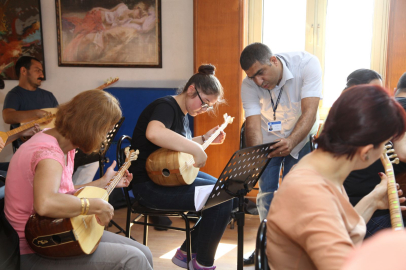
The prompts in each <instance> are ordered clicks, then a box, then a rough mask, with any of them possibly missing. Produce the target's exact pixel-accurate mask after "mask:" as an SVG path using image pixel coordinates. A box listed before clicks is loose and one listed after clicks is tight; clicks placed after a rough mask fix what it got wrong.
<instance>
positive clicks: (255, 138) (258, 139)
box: [245, 129, 262, 147]
mask: <svg viewBox="0 0 406 270" xmlns="http://www.w3.org/2000/svg"><path fill="white" fill-rule="evenodd" d="M260 144H262V133H261V130H259V132H258V131H251V130H247V129H246V130H245V145H246V146H247V147H251V146H256V145H260Z"/></svg>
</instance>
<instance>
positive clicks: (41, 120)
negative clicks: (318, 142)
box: [6, 114, 55, 137]
mask: <svg viewBox="0 0 406 270" xmlns="http://www.w3.org/2000/svg"><path fill="white" fill-rule="evenodd" d="M54 117H55V114H53V115H52V116H45V117H42V118H40V119H37V120H35V121H32V122H30V123H27V124H25V125H22V126H20V127H18V128H15V129H12V130H10V131H7V132H6V134H7V136H9V137H10V136H12V135H15V134H17V133H20V132H21V131H24V130H26V129H29V128H32V127H33V126H35V124H41V123H44V122H46V121H48V120H50V119H52V118H54Z"/></svg>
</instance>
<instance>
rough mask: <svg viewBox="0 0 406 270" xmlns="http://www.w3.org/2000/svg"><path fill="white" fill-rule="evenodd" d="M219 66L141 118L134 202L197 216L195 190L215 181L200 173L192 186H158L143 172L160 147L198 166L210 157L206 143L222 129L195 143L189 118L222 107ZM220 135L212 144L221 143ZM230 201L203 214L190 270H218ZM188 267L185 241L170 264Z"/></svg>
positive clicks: (135, 144)
mask: <svg viewBox="0 0 406 270" xmlns="http://www.w3.org/2000/svg"><path fill="white" fill-rule="evenodd" d="M214 70H215V67H214V66H212V65H202V66H200V67H199V70H198V73H196V74H194V75H193V76H192V77H191V78H190V79H189V81H188V82H187V83H186V85H185V87H183V88H182V89H180V90H179V91H178V95H176V96H166V97H162V98H159V99H157V100H155V101H154V102H152V103H151V104H149V105H148V106H147V107H146V108H145V109H144V111H143V112H142V113H141V115H140V117H139V118H138V121H137V124H136V126H135V128H134V132H133V136H132V142H131V147H132V148H133V149H139V151H140V154H139V156H138V160H137V161H136V162H133V164H132V165H131V167H130V169H129V171H130V172H131V173H133V175H134V180H133V182H132V189H133V192H134V195H135V196H136V198H139V200H140V202H141V203H142V204H143V205H145V206H147V207H153V208H159V209H182V210H183V209H184V210H185V211H195V205H194V195H195V188H196V187H197V186H205V185H213V184H215V183H216V181H217V179H216V178H214V177H212V176H210V175H208V174H206V173H203V172H199V173H198V175H197V178H196V179H195V181H194V182H193V183H192V184H190V185H184V186H176V187H165V186H160V185H157V184H155V183H154V182H153V181H152V180H151V179H150V178H149V177H148V174H147V171H146V168H145V164H146V160H147V158H148V156H149V155H150V154H151V153H152V152H154V151H155V150H158V149H159V148H166V149H170V150H174V151H179V152H184V153H188V154H191V155H192V156H193V158H194V161H195V164H194V165H193V166H195V167H198V168H201V167H203V166H204V165H205V163H206V159H207V155H206V153H205V152H204V150H203V148H202V144H203V143H204V142H205V141H206V140H207V139H208V138H209V137H210V136H211V135H212V134H213V133H214V132H215V131H216V130H217V129H218V128H219V127H218V126H217V127H214V128H212V129H211V130H209V131H207V132H206V133H205V134H203V135H199V136H197V137H194V138H192V136H191V131H190V128H189V121H188V115H190V116H192V117H194V116H196V115H198V114H202V113H205V112H207V111H209V110H212V109H213V106H217V105H218V104H220V103H223V102H224V100H223V87H222V86H221V84H220V82H219V80H218V79H217V78H216V77H215V76H214ZM225 137H226V134H225V133H224V132H223V131H222V132H220V134H219V135H218V137H217V138H216V139H215V140H214V141H213V144H221V143H223V141H224V139H225ZM231 210H232V201H228V202H225V203H222V204H219V205H217V206H215V207H211V208H209V209H207V210H204V211H203V213H202V216H203V218H202V219H201V221H200V222H199V224H198V225H197V228H196V230H194V231H193V232H192V253H193V255H192V258H193V259H192V261H191V262H190V264H189V269H215V266H213V262H214V255H215V253H216V249H217V246H218V244H219V242H220V239H221V237H222V235H223V232H224V230H225V228H226V226H227V223H228V222H229V219H230V212H231ZM172 262H173V263H175V264H176V265H178V266H179V267H182V268H187V259H186V243H185V242H184V243H183V245H182V246H181V247H180V249H178V250H177V253H176V254H175V256H174V257H173V259H172Z"/></svg>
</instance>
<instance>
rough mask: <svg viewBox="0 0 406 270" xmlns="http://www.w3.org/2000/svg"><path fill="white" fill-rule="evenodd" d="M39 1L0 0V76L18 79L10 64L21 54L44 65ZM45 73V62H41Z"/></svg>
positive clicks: (6, 78) (12, 64) (5, 78)
mask: <svg viewBox="0 0 406 270" xmlns="http://www.w3.org/2000/svg"><path fill="white" fill-rule="evenodd" d="M42 40H43V39H42V27H41V4H40V0H0V77H1V78H2V79H3V80H18V78H17V75H16V74H15V71H14V65H15V63H16V62H17V60H18V58H19V57H20V56H22V55H29V56H33V57H35V58H37V59H38V60H40V62H41V63H42V64H43V65H44V47H43V42H42ZM44 75H45V65H44Z"/></svg>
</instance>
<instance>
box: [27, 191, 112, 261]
mask: <svg viewBox="0 0 406 270" xmlns="http://www.w3.org/2000/svg"><path fill="white" fill-rule="evenodd" d="M106 194H107V192H106V190H105V189H102V188H98V187H84V188H82V189H80V190H78V191H77V192H76V193H75V196H77V197H82V198H89V199H90V198H103V197H106ZM106 201H108V195H107V197H106ZM103 231H104V227H103V226H101V225H99V224H98V223H97V221H96V217H95V215H87V216H83V215H79V216H77V217H72V218H60V219H54V218H48V217H42V216H40V215H38V214H34V215H32V216H31V217H30V218H29V219H28V222H27V224H26V226H25V238H26V239H27V242H28V244H29V245H30V247H31V248H32V249H33V250H34V251H35V252H36V253H39V254H41V255H44V256H49V257H71V256H79V255H83V254H92V253H93V252H94V251H95V250H96V248H97V246H98V244H99V242H100V239H101V237H102V235H103Z"/></svg>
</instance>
